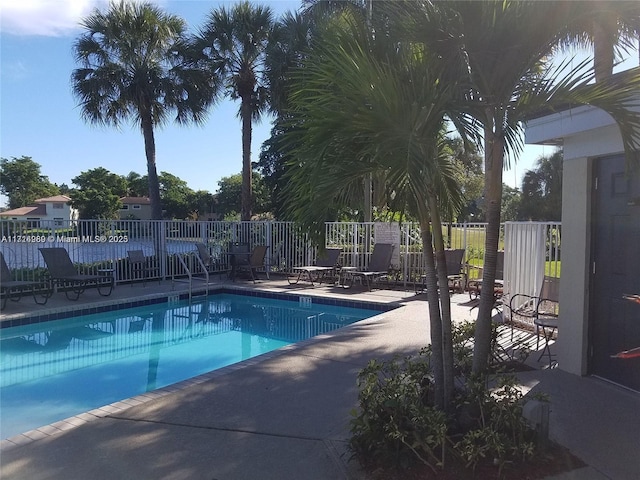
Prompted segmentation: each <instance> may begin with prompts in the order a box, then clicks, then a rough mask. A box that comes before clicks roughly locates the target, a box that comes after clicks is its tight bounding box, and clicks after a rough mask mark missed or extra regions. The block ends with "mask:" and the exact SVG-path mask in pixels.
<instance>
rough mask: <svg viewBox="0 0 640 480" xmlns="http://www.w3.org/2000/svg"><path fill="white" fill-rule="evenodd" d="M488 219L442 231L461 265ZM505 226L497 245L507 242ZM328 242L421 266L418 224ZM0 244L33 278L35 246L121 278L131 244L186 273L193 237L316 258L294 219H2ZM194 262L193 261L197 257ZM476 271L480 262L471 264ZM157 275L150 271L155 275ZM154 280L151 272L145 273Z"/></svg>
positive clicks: (286, 267)
mask: <svg viewBox="0 0 640 480" xmlns="http://www.w3.org/2000/svg"><path fill="white" fill-rule="evenodd" d="M544 225H545V229H546V230H545V231H546V234H545V235H546V237H545V238H546V247H545V249H546V251H545V261H546V262H547V268H548V269H549V271H550V272H551V274H552V275H555V276H559V265H560V263H559V262H560V224H558V223H549V224H544ZM485 232H486V224H484V223H463V224H447V225H445V226H444V227H443V235H444V238H445V242H446V246H447V248H454V249H458V248H462V249H464V250H465V258H464V264H465V265H471V266H478V267H480V266H482V263H483V258H484V240H485ZM504 232H505V229H504V225H502V227H501V234H500V245H499V248H501V249H503V248H504V246H505V239H504V235H505V234H504ZM325 237H326V242H325V245H324V246H325V247H326V248H341V249H342V254H341V256H340V260H339V262H340V264H341V265H343V266H353V267H358V268H364V267H366V266H367V264H368V261H369V258H370V255H371V252H372V250H373V246H374V245H375V243H376V242H379V243H395V244H396V246H397V248H396V252H395V253H394V258H393V261H392V264H393V268H394V271H395V272H396V279H397V280H398V281H400V282H404V283H411V282H413V281H415V280H416V279H417V278H419V276H420V275H421V274H422V273H423V272H424V261H423V255H422V239H421V236H420V227H419V225H418V224H416V223H409V222H406V223H401V224H398V223H393V224H392V223H373V222H371V223H367V222H364V223H356V222H328V223H326V224H325ZM0 240H1V241H0V251H2V253H3V255H4V257H5V259H6V261H7V263H8V265H9V267H10V268H11V269H12V270H13V271H14V275H15V276H16V278H17V279H23V278H30V277H32V276H34V275H38V274H39V273H41V272H44V267H45V264H44V261H43V259H42V256H41V255H40V252H39V251H38V248H42V247H53V246H56V247H60V246H61V247H64V248H65V249H66V250H67V251H68V252H69V256H70V257H71V259H72V260H73V261H74V263H76V264H77V265H78V268H79V270H80V271H81V272H83V273H91V272H95V271H96V270H97V269H98V268H102V269H104V268H109V269H113V271H114V277H115V281H116V283H122V282H129V281H132V280H133V279H134V275H133V272H132V269H131V266H130V265H129V263H128V260H127V251H129V250H142V251H143V252H144V254H145V256H146V257H147V261H148V262H149V264H150V265H149V266H150V268H149V270H150V271H151V272H156V273H154V275H155V276H156V278H165V279H166V278H174V277H178V276H181V275H183V274H185V272H184V271H183V270H182V268H183V267H182V266H181V265H182V263H181V262H178V261H177V258H176V256H177V255H196V247H195V244H196V243H197V242H202V243H204V244H205V245H207V246H208V248H209V250H210V252H211V255H212V257H213V260H214V262H215V264H216V265H219V266H220V270H221V271H223V270H225V269H226V266H227V264H228V256H227V253H228V252H229V250H230V246H231V245H232V244H235V243H245V244H249V246H254V245H267V246H268V247H269V250H268V254H267V259H266V265H265V268H266V269H268V270H269V271H271V272H278V271H281V272H288V271H291V269H292V268H293V267H296V266H301V265H309V264H312V263H313V261H314V259H315V256H316V252H317V247H318V246H317V245H314V244H313V243H312V242H311V240H310V239H309V237H308V236H307V235H306V234H305V233H304V232H301V231H300V229H299V228H298V227H297V226H296V225H295V224H294V223H292V222H275V221H259V222H223V221H210V222H197V221H170V220H160V221H147V220H113V221H104V220H79V221H69V222H61V221H59V220H58V221H51V222H47V221H40V222H38V223H37V224H35V225H34V223H33V222H29V221H15V220H6V219H3V220H0ZM194 263H197V262H192V263H191V264H194ZM474 270H477V269H474ZM151 279H153V278H151ZM147 280H149V278H148V279H147Z"/></svg>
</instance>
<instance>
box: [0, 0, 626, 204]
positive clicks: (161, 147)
mask: <svg viewBox="0 0 640 480" xmlns="http://www.w3.org/2000/svg"><path fill="white" fill-rule="evenodd" d="M155 3H157V4H159V5H160V6H161V7H163V8H164V9H165V10H166V11H168V12H171V13H174V14H177V15H180V16H181V17H182V18H184V19H185V20H186V22H187V24H188V25H189V28H190V29H191V31H195V30H196V29H197V28H199V27H200V26H201V25H202V24H203V23H204V20H205V17H206V15H207V14H208V13H209V12H210V11H211V10H212V9H214V8H216V7H218V6H219V5H221V4H226V5H230V4H231V3H233V2H219V1H212V0H155ZM256 3H262V4H267V5H269V6H271V7H272V9H273V10H274V12H275V14H276V15H280V14H282V13H284V12H285V11H287V10H296V9H297V8H298V7H299V5H300V2H299V1H291V0H275V1H274V0H271V1H264V2H256ZM106 5H107V3H106V1H104V0H0V10H1V12H2V15H1V16H0V67H1V68H0V157H3V158H11V157H20V156H23V155H25V156H30V157H32V158H33V159H34V160H35V161H36V162H38V163H39V164H40V165H41V166H42V168H41V172H42V174H43V175H46V176H48V177H49V180H50V181H52V182H54V183H57V184H61V183H66V184H68V185H70V186H72V182H71V179H72V178H73V177H75V176H77V175H78V174H80V173H81V172H83V171H86V170H89V169H92V168H96V167H104V168H106V169H107V170H109V171H111V172H114V173H117V174H120V175H126V174H127V173H129V172H131V171H135V172H138V173H140V174H143V175H144V174H146V160H145V155H144V143H143V139H142V134H141V133H140V131H139V129H138V128H137V127H135V126H132V125H123V126H122V127H121V129H120V130H117V129H115V128H113V127H94V126H90V125H88V124H87V123H85V122H84V121H83V120H82V118H81V117H80V110H79V108H78V107H77V102H76V100H75V98H74V97H73V95H72V93H71V84H70V75H71V72H72V71H73V69H74V68H77V65H76V64H75V62H74V59H73V56H72V44H73V42H74V40H75V39H76V38H77V37H78V35H79V34H80V33H81V32H82V31H81V29H80V28H79V27H78V21H79V20H80V19H81V18H82V17H84V16H86V15H87V14H89V13H90V12H91V11H92V10H93V8H95V7H96V6H97V7H101V8H102V7H105V6H106ZM631 57H633V59H634V60H635V63H634V64H631V65H630V66H637V65H638V61H637V54H632V55H631ZM237 110H238V104H237V103H234V102H231V101H225V102H222V103H221V104H219V105H218V106H216V107H215V108H213V109H212V110H211V113H210V115H209V118H208V121H207V123H206V124H205V125H204V126H202V127H197V126H193V125H190V126H187V127H184V126H182V127H181V126H178V125H175V124H167V125H166V126H165V127H164V128H162V129H161V130H157V131H156V148H157V167H158V171H167V172H169V173H172V174H174V175H176V176H178V177H180V178H181V179H183V180H185V181H187V182H188V184H189V186H190V187H191V188H192V189H194V190H208V191H210V192H215V191H216V190H217V187H218V181H219V180H220V179H221V178H222V177H226V176H229V175H233V174H235V173H239V172H240V171H241V168H242V167H241V165H242V148H241V136H240V121H239V119H238V118H237V115H236V114H237ZM269 130H270V118H265V119H264V120H263V121H262V123H261V124H258V125H255V126H254V132H253V143H252V158H253V160H254V161H255V160H257V157H258V154H259V152H260V146H261V145H262V142H263V141H264V140H266V139H267V138H268V137H269ZM552 152H553V149H552V148H551V147H526V149H525V151H524V152H523V154H522V155H521V157H520V159H518V161H517V162H516V166H515V168H514V167H512V169H511V170H509V171H506V172H505V177H504V179H505V182H506V183H507V184H509V185H511V186H516V185H519V184H520V181H521V177H522V174H523V173H524V171H525V170H528V169H531V168H532V167H533V165H534V162H535V159H536V158H537V157H538V156H540V155H549V154H551V153H552ZM3 200H4V199H2V200H0V201H2V203H4V202H3Z"/></svg>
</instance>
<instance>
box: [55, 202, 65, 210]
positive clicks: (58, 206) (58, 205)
mask: <svg viewBox="0 0 640 480" xmlns="http://www.w3.org/2000/svg"><path fill="white" fill-rule="evenodd" d="M63 207H64V205H63V204H62V203H54V204H53V208H60V209H61V208H63Z"/></svg>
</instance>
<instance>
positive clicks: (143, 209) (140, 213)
mask: <svg viewBox="0 0 640 480" xmlns="http://www.w3.org/2000/svg"><path fill="white" fill-rule="evenodd" d="M120 201H121V202H122V208H121V209H120V212H119V215H120V219H121V220H151V200H150V199H149V197H122V198H121V199H120Z"/></svg>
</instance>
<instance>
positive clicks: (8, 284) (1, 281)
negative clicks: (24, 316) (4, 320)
mask: <svg viewBox="0 0 640 480" xmlns="http://www.w3.org/2000/svg"><path fill="white" fill-rule="evenodd" d="M42 287H44V285H43V283H42V282H37V281H32V280H13V279H12V277H11V270H9V266H8V265H7V262H6V261H5V259H4V255H3V254H2V252H0V295H1V296H2V305H1V306H0V310H4V307H6V306H7V299H9V298H10V299H11V300H13V301H15V302H17V301H18V300H20V299H21V298H22V296H23V295H24V294H26V293H30V294H31V295H33V301H34V302H36V303H37V304H38V305H44V304H45V303H47V300H48V299H49V297H50V296H51V289H50V288H42ZM38 297H41V299H42V300H38Z"/></svg>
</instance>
